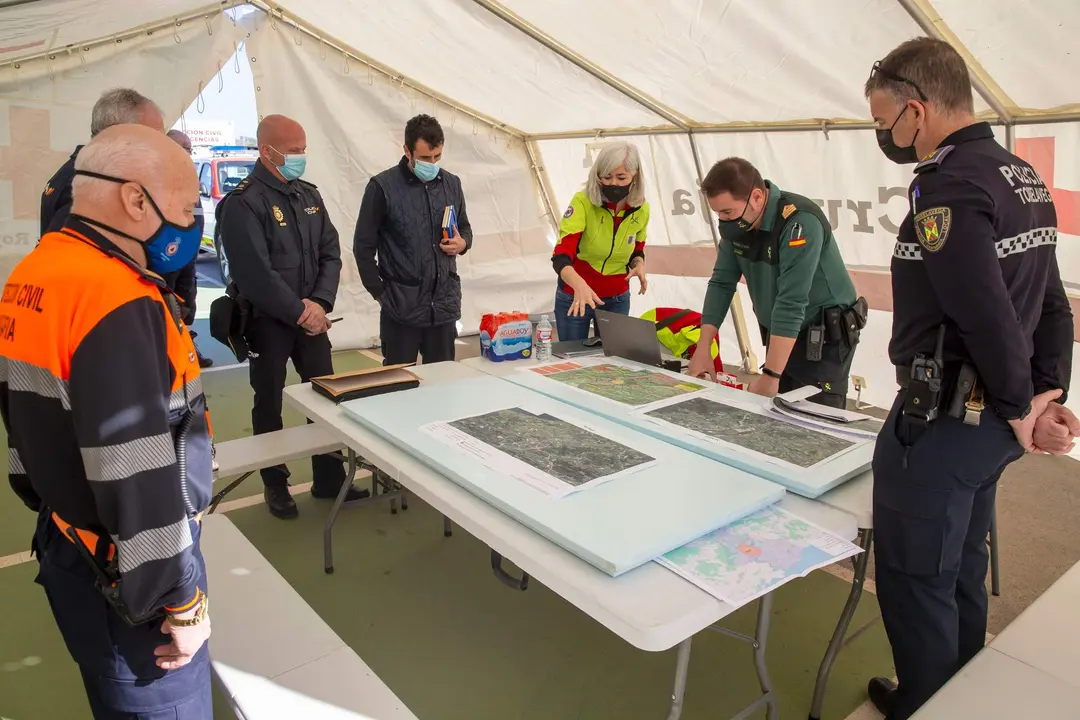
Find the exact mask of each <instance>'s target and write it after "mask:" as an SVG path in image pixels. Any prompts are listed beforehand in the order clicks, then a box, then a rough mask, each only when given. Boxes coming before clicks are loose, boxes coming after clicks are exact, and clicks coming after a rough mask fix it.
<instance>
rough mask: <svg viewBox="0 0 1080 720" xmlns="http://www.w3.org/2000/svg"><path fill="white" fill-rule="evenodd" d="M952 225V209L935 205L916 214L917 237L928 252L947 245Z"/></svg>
mask: <svg viewBox="0 0 1080 720" xmlns="http://www.w3.org/2000/svg"><path fill="white" fill-rule="evenodd" d="M951 225H952V210H950V209H949V208H947V207H935V208H930V209H929V210H923V211H922V212H921V213H919V214H918V215H916V216H915V237H916V238H917V239H918V241H919V244H920V245H922V246H923V247H924V248H925V249H926V251H927V252H937V251H938V250H940V249H941V248H942V246H943V245H945V241H946V240H947V239H948V237H949V227H950V226H951Z"/></svg>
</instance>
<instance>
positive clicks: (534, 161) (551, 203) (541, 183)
mask: <svg viewBox="0 0 1080 720" xmlns="http://www.w3.org/2000/svg"><path fill="white" fill-rule="evenodd" d="M525 152H526V153H528V155H529V164H530V165H531V166H532V170H533V179H534V180H535V181H536V188H537V189H538V190H539V191H540V199H541V200H543V201H544V207H545V208H546V209H547V216H548V220H549V221H550V222H551V227H552V229H553V230H554V231H555V241H556V242H558V241H559V237H558V235H559V216H558V215H556V214H555V207H556V206H555V193H554V192H553V191H552V189H551V178H549V177H548V174H547V168H546V167H544V165H543V163H541V162H540V159H541V158H542V157H543V153H541V152H540V148H539V147H538V146H537V145H536V143H535V142H533V141H532V140H526V141H525Z"/></svg>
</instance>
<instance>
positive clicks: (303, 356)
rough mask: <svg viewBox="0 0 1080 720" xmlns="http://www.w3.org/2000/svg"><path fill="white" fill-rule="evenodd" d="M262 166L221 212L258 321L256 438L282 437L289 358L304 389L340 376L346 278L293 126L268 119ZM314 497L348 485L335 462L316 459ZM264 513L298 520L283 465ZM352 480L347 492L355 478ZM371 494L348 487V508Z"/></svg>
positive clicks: (270, 485)
mask: <svg viewBox="0 0 1080 720" xmlns="http://www.w3.org/2000/svg"><path fill="white" fill-rule="evenodd" d="M257 136H258V143H259V161H258V162H257V163H256V164H255V169H254V170H253V171H252V173H251V175H250V176H248V177H247V178H244V180H242V181H241V182H240V184H239V185H237V186H236V189H235V190H233V191H232V192H230V193H229V194H228V195H226V196H225V198H223V199H222V201H221V202H220V203H219V204H218V207H217V211H216V212H217V219H218V227H219V228H220V229H221V240H222V243H223V245H224V247H225V252H226V253H227V255H228V257H229V265H230V271H231V275H232V280H233V282H234V283H235V284H236V290H237V291H238V292H239V295H240V297H241V298H243V299H244V300H246V301H247V302H250V303H251V306H252V309H253V316H252V318H251V320H250V322H249V323H248V326H247V328H246V331H245V338H246V339H247V342H248V346H249V363H250V377H251V387H252V388H253V389H254V390H255V404H254V407H253V408H252V410H251V425H252V429H253V430H254V432H255V434H256V435H259V434H262V433H267V432H273V431H275V430H280V429H281V428H282V423H281V400H282V397H281V396H282V390H284V388H285V373H286V367H285V365H286V363H287V362H288V360H289V359H290V358H291V359H292V361H293V366H294V367H295V368H296V372H297V373H298V374H299V375H300V378H301V380H303V381H304V382H307V381H308V380H309V379H310V378H312V377H318V376H320V375H329V374H331V373H333V372H334V366H333V361H332V360H331V357H330V339H329V337H327V334H326V332H327V331H328V330H329V329H330V320H329V319H328V318H327V316H326V314H327V313H328V312H330V311H331V310H333V308H334V301H335V299H336V298H337V289H338V279H339V276H340V274H341V251H340V247H339V245H338V233H337V230H336V229H334V225H333V223H331V222H330V218H329V217H328V216H327V214H326V206H325V204H324V203H323V199H322V196H321V195H319V191H318V190H317V189H316V187H315V186H314V185H312V184H311V183H308V182H304V181H303V180H300V176H301V175H302V174H303V173H304V168H305V165H306V154H305V152H306V150H307V137H306V135H305V134H304V129H303V128H302V127H301V126H300V124H299V123H297V122H296V121H294V120H291V119H289V118H287V117H284V116H282V115H267V116H266V117H265V118H264V119H263V120H262V122H260V123H259V127H258V130H257ZM311 469H312V475H313V481H314V482H313V484H312V488H311V494H312V496H314V497H317V498H324V499H333V498H334V497H336V496H337V493H338V491H339V490H340V489H341V484H342V483H343V482H345V481H346V478H345V469H344V467H343V466H342V464H341V462H340V461H339V460H337V459H335V458H334V457H333V456H331V455H316V456H315V457H313V458H312V459H311ZM261 473H262V479H263V485H264V486H265V497H266V504H267V506H268V507H269V509H270V512H271V513H272V514H273V515H275V516H276V517H280V518H292V517H296V516H297V514H298V512H297V508H296V503H295V502H294V501H293V499H292V496H291V495H290V494H289V486H288V478H289V471H288V469H287V468H286V467H285V466H284V465H278V466H276V467H271V468H266V469H264V470H262V471H261ZM348 481H349V482H350V483H351V482H352V478H349V479H348ZM367 495H368V492H367V491H366V490H360V489H358V488H355V487H353V488H350V490H349V492H348V494H347V495H346V500H358V499H361V498H363V497H366V496H367Z"/></svg>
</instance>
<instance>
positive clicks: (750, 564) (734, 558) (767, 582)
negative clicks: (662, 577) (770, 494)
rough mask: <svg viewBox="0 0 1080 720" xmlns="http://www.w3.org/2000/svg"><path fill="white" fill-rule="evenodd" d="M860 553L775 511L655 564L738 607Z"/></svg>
mask: <svg viewBox="0 0 1080 720" xmlns="http://www.w3.org/2000/svg"><path fill="white" fill-rule="evenodd" d="M858 552H859V547H858V546H857V545H854V544H852V543H850V542H848V541H846V540H844V539H843V538H840V537H838V536H836V535H833V534H832V533H829V532H826V531H824V530H822V529H820V528H817V527H814V526H813V525H811V524H810V523H808V522H806V521H805V520H802V519H800V518H798V517H796V516H794V515H792V514H790V513H788V512H785V511H783V510H781V509H779V508H777V507H775V506H774V507H768V508H765V509H764V510H759V511H758V512H756V513H754V514H753V515H748V516H746V517H745V518H743V519H742V520H738V521H736V522H734V523H732V524H731V525H728V526H726V527H722V528H720V529H719V530H716V531H715V532H711V533H709V534H708V535H704V536H702V537H700V538H698V539H697V540H694V541H693V542H691V543H689V544H687V545H683V546H682V547H681V548H679V549H677V550H672V551H671V552H669V553H668V554H667V555H664V556H663V557H661V558H659V559H658V560H657V562H659V563H660V564H661V565H663V566H664V567H667V568H668V569H670V570H673V571H674V572H676V573H678V574H679V575H681V576H683V577H684V578H686V579H687V580H689V581H690V582H692V583H694V584H695V585H697V586H698V587H700V588H702V589H703V590H705V591H707V592H708V593H709V594H711V595H713V596H715V597H718V598H720V599H721V600H723V601H724V602H727V603H729V604H730V605H734V606H735V607H738V606H740V605H744V604H746V603H748V602H750V601H751V600H753V599H755V598H758V597H761V596H762V595H764V594H766V593H768V592H770V591H772V590H774V589H775V588H777V587H779V586H780V585H783V584H784V583H786V582H788V581H789V580H792V579H794V578H797V577H804V576H806V575H807V574H808V573H809V572H810V571H812V570H816V569H817V568H820V567H824V566H826V565H831V564H832V563H835V562H838V561H840V560H843V559H844V558H848V557H851V556H852V555H855V554H857V553H858Z"/></svg>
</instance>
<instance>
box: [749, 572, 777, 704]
mask: <svg viewBox="0 0 1080 720" xmlns="http://www.w3.org/2000/svg"><path fill="white" fill-rule="evenodd" d="M772 606H773V594H772V593H769V594H768V595H766V596H765V597H763V598H761V600H760V601H759V603H758V616H757V628H756V629H755V631H754V668H755V669H756V670H757V676H758V684H759V685H760V686H761V695H762V697H764V698H765V717H766V718H767V720H777V718H778V717H780V709H779V708H778V707H777V706H776V697H775V696H774V695H773V692H772V680H771V679H770V678H769V666H768V665H766V664H765V644H766V642H767V641H768V639H769V622H770V620H771V619H772Z"/></svg>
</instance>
